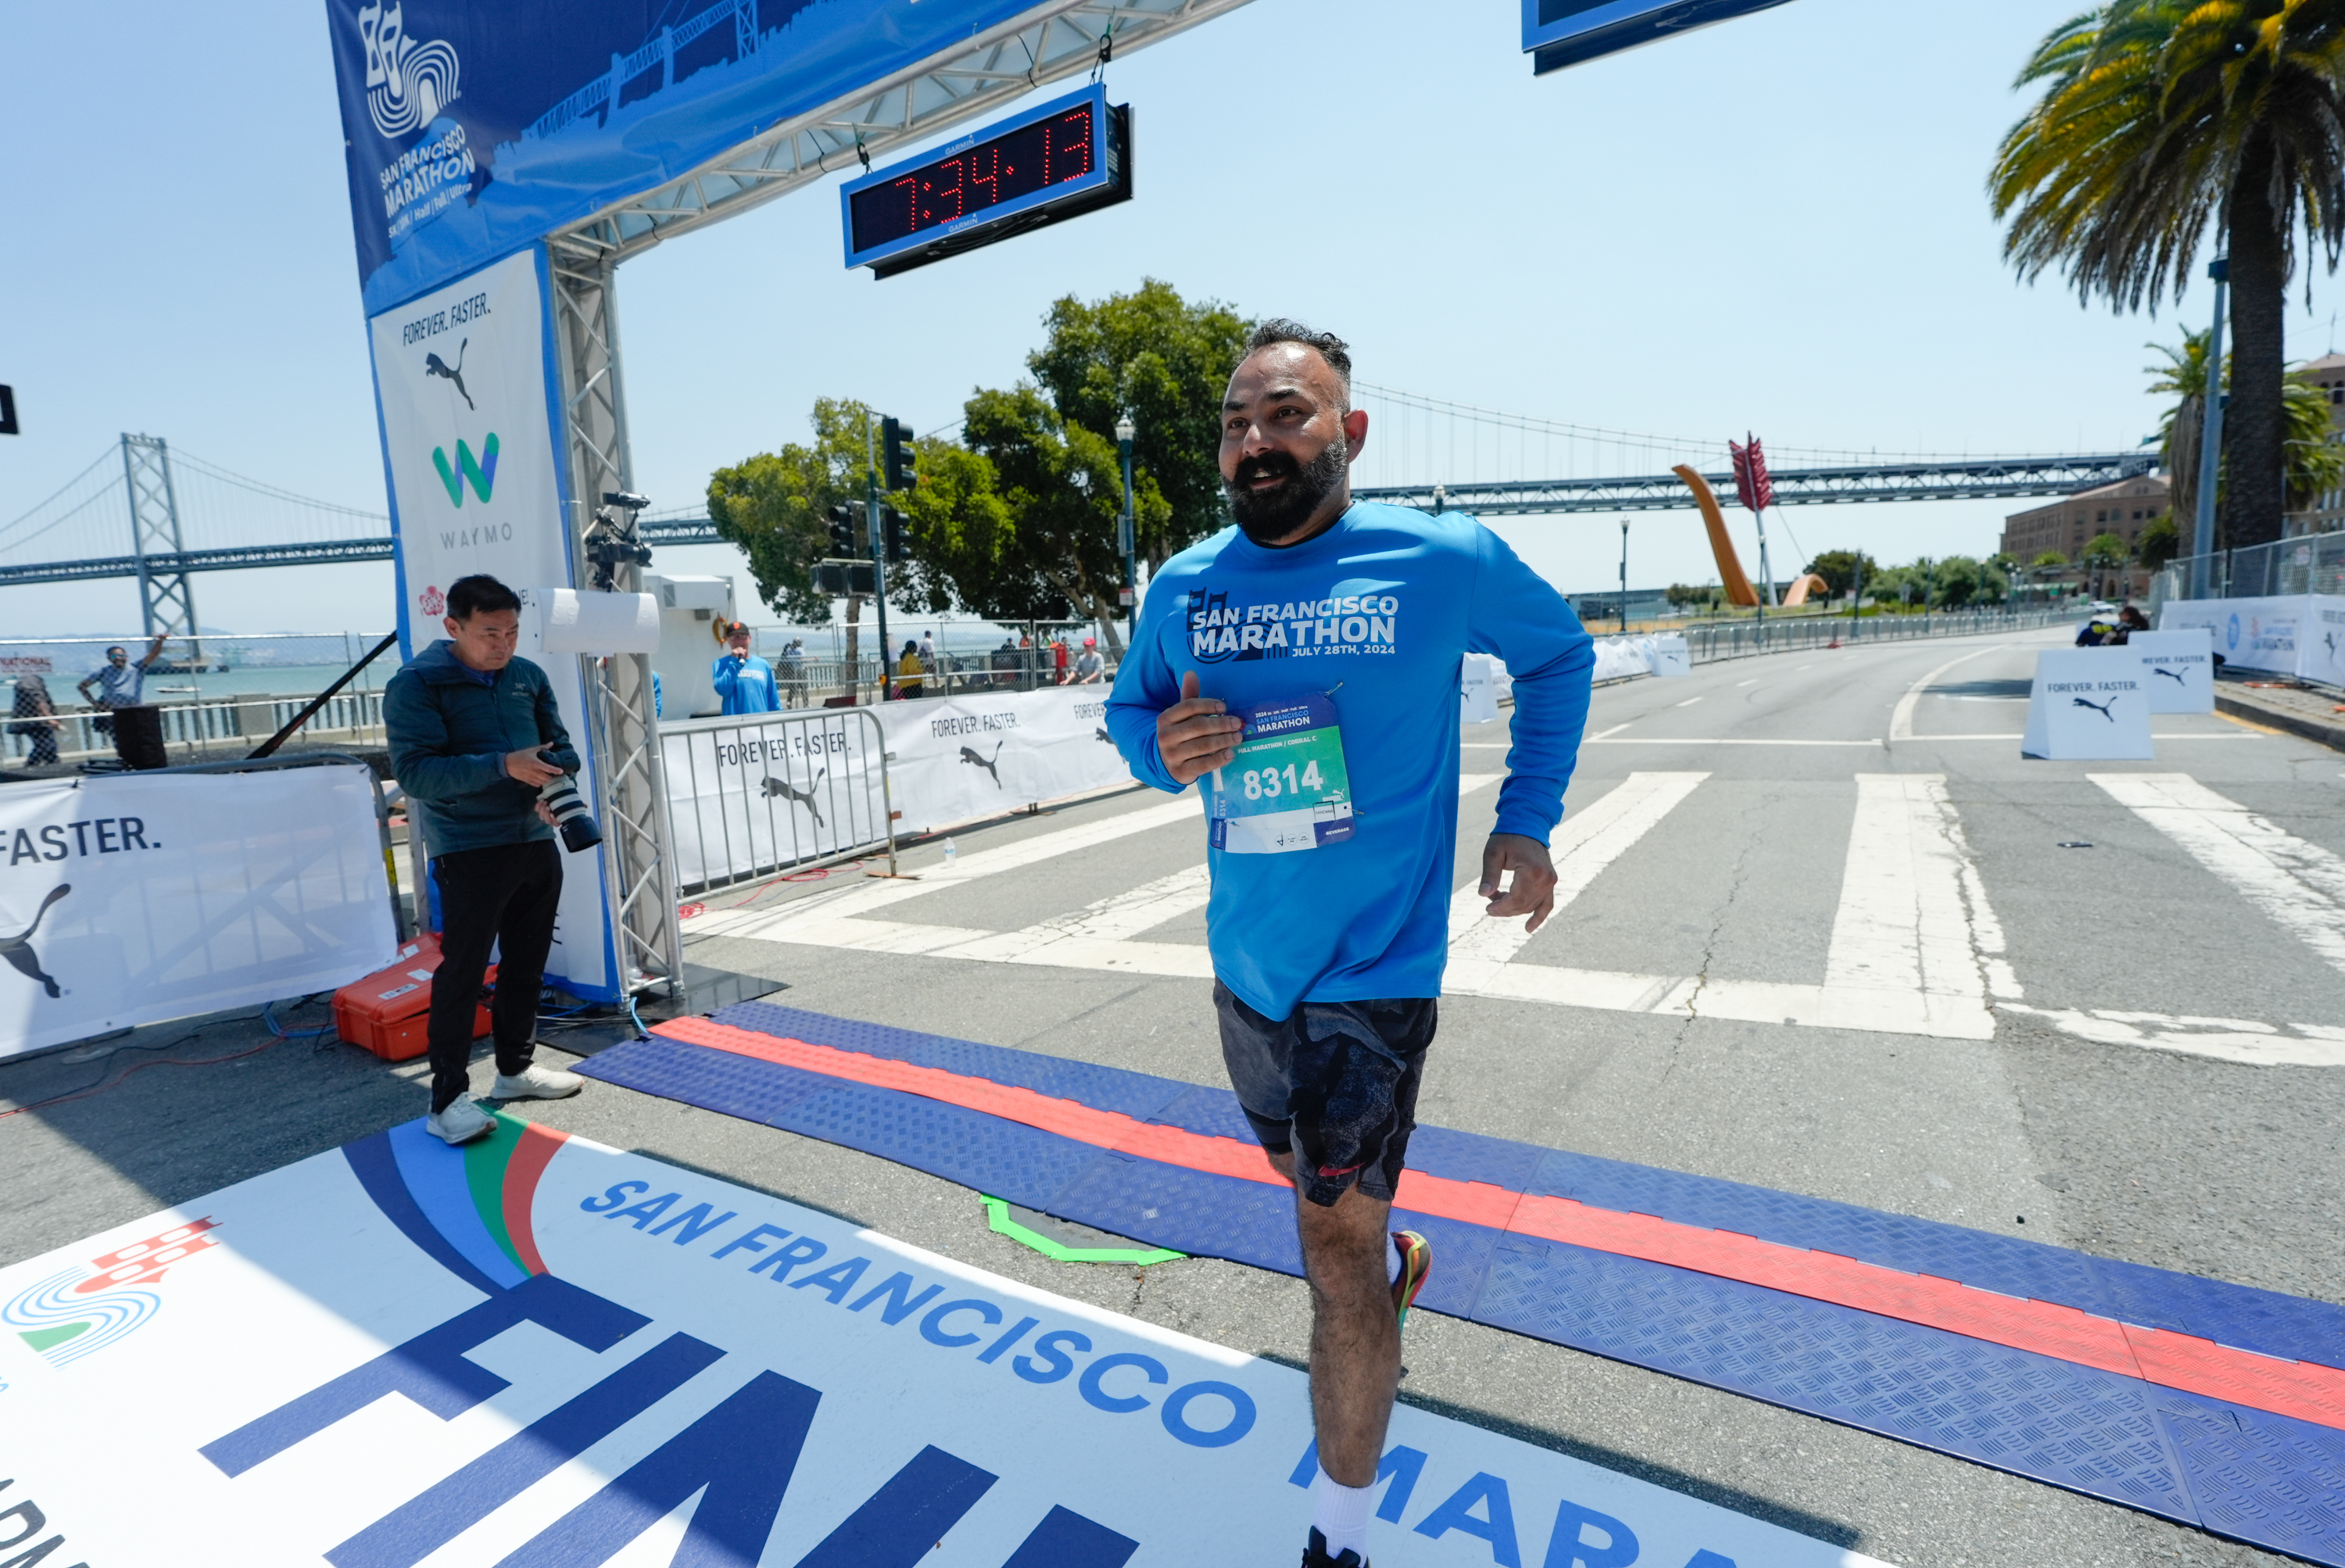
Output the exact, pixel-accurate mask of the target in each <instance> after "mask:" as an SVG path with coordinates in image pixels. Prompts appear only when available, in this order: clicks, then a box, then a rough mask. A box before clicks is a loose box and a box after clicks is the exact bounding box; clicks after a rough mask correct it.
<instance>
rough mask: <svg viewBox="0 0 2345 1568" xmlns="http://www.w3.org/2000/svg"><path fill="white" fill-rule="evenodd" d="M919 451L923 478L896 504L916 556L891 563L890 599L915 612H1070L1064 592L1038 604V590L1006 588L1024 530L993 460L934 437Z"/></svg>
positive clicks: (1008, 615)
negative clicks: (1007, 569)
mask: <svg viewBox="0 0 2345 1568" xmlns="http://www.w3.org/2000/svg"><path fill="white" fill-rule="evenodd" d="M892 504H893V505H894V506H895V507H896V508H897V510H898V511H899V512H901V513H902V514H904V533H905V543H906V545H908V546H909V549H910V552H911V557H912V558H911V559H910V560H909V561H907V562H904V563H903V564H901V565H897V566H893V567H891V568H889V570H888V596H889V597H890V598H892V599H894V600H895V602H896V603H897V604H898V605H899V606H902V607H903V608H905V609H907V610H921V609H925V610H929V611H941V610H948V609H950V608H952V607H954V606H960V607H961V608H963V609H968V610H973V611H975V612H976V613H977V614H979V615H981V616H986V617H987V618H988V619H990V620H1003V621H1022V620H1027V619H1030V618H1032V619H1056V618H1058V617H1059V616H1063V615H1064V614H1065V613H1066V606H1065V605H1064V604H1062V603H1060V602H1058V597H1057V596H1051V601H1050V602H1049V603H1048V604H1047V605H1044V606H1040V607H1038V605H1037V602H1036V599H1035V596H1034V595H1033V594H1032V593H1030V592H1029V593H1017V592H1010V593H1005V592H1004V591H1003V589H1004V586H1005V585H1004V583H1003V578H1002V570H1003V564H1004V562H1005V560H1006V559H1008V558H1009V557H1010V556H1011V555H1014V553H1015V548H1016V534H1017V530H1016V527H1015V524H1013V522H1012V520H1011V517H1010V505H1009V503H1007V502H1005V501H1004V500H1003V499H1002V498H1001V494H1000V489H999V487H998V486H997V484H995V479H994V472H993V463H992V461H991V460H990V458H988V457H986V456H985V454H984V453H977V452H971V451H969V449H968V448H967V447H965V446H962V445H961V444H959V443H958V442H950V441H944V440H940V439H938V438H936V437H933V436H930V437H923V438H922V439H921V440H920V442H919V484H915V485H914V486H913V487H912V488H911V489H910V490H909V491H905V492H902V493H900V494H898V495H897V496H896V497H895V498H894V500H893V502H892ZM1027 586H1028V587H1031V583H1030V582H1029V583H1028V584H1027Z"/></svg>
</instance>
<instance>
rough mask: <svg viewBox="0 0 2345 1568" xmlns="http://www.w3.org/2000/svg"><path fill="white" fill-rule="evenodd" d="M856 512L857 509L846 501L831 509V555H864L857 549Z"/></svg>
mask: <svg viewBox="0 0 2345 1568" xmlns="http://www.w3.org/2000/svg"><path fill="white" fill-rule="evenodd" d="M856 511H857V508H855V507H852V506H849V505H848V504H847V503H846V502H844V501H842V502H840V503H839V504H837V505H836V506H834V507H832V508H831V509H830V514H829V515H830V553H831V554H832V555H841V556H845V555H862V554H864V552H863V551H861V550H858V549H857V548H856V547H855V524H856V516H855V514H856Z"/></svg>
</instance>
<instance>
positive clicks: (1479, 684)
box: [1457, 653, 1498, 724]
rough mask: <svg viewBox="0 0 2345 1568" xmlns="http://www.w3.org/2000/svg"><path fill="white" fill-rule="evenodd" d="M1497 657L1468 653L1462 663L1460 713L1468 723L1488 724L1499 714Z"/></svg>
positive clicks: (1459, 671)
mask: <svg viewBox="0 0 2345 1568" xmlns="http://www.w3.org/2000/svg"><path fill="white" fill-rule="evenodd" d="M1497 669H1498V661H1497V659H1495V658H1492V657H1490V656H1489V655H1488V654H1477V653H1469V654H1467V656H1466V657H1465V659H1464V661H1463V662H1462V663H1461V664H1460V665H1459V667H1458V671H1457V691H1458V700H1459V710H1458V711H1459V717H1460V718H1462V720H1463V721H1464V722H1465V723H1467V724H1487V723H1489V722H1490V721H1491V720H1492V719H1494V718H1497V717H1498V680H1497Z"/></svg>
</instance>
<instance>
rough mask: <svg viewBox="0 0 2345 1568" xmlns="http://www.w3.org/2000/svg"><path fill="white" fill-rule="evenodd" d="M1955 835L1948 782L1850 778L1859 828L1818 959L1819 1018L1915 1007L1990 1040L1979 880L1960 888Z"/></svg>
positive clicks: (1963, 856)
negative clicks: (1979, 1029) (1975, 908)
mask: <svg viewBox="0 0 2345 1568" xmlns="http://www.w3.org/2000/svg"><path fill="white" fill-rule="evenodd" d="M1960 833H1961V827H1960V824H1959V823H1958V822H1957V821H1956V820H1955V818H1954V806H1953V804H1952V802H1951V801H1949V800H1948V799H1947V798H1946V780H1945V776H1944V774H1939V773H1860V774H1858V775H1857V776H1856V820H1855V821H1854V822H1853V824H1852V825H1851V827H1850V829H1849V836H1848V863H1847V868H1846V870H1845V871H1843V873H1842V878H1841V893H1840V907H1839V909H1838V911H1836V912H1835V913H1834V914H1833V917H1832V947H1831V950H1830V952H1829V953H1828V954H1827V956H1826V958H1825V960H1824V992H1825V999H1826V1006H1825V1012H1826V1013H1827V1014H1828V1015H1829V1016H1830V1017H1832V1019H1833V1020H1834V1021H1836V1022H1845V1021H1849V1020H1853V1019H1854V1018H1856V1017H1860V1016H1864V1015H1867V1014H1869V1013H1877V1012H1887V1013H1894V1014H1896V1015H1898V1016H1901V1017H1903V1016H1907V1015H1910V1014H1911V1013H1912V1012H1913V1010H1914V1009H1915V1008H1916V1007H1918V1008H1919V1009H1920V1010H1921V1012H1922V1013H1923V1014H1924V1016H1925V1017H1929V1018H1933V1019H1935V1018H1940V1017H1944V1018H1946V1019H1948V1020H1958V1019H1963V1018H1971V1019H1973V1020H1974V1021H1975V1022H1982V1023H1986V1024H1987V1027H1988V1030H1989V1032H1990V1033H1992V1030H1993V1023H1992V1020H1991V1019H1990V1018H1989V1017H1988V1015H1987V1013H1986V984H1985V976H1984V974H1983V972H1982V970H1981V966H1980V962H1979V953H1978V951H1977V949H1976V947H1975V945H1974V932H1973V922H1972V915H1971V901H1972V898H1973V896H1974V889H1975V888H1976V879H1975V878H1974V877H1973V878H1971V879H1969V881H1970V885H1968V886H1966V885H1965V877H1964V872H1965V870H1966V869H1967V867H1968V866H1969V863H1970V857H1969V856H1968V854H1967V853H1965V852H1964V845H1963V843H1962V840H1961V838H1960ZM1979 896H1980V901H1981V902H1982V904H1983V903H1984V897H1983V893H1982V894H1980V895H1979ZM1991 918H1992V916H1991V915H1990V919H1991ZM1996 932H1997V935H1998V937H1999V936H2000V928H1999V927H1997V928H1996ZM1998 945H2000V943H1999V942H1998Z"/></svg>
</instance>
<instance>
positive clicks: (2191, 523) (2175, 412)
mask: <svg viewBox="0 0 2345 1568" xmlns="http://www.w3.org/2000/svg"><path fill="white" fill-rule="evenodd" d="M2207 341H2208V333H2206V332H2203V331H2199V332H2185V333H2184V334H2183V338H2182V347H2181V348H2179V349H2175V348H2171V347H2168V346H2167V345H2166V344H2163V343H2153V344H2152V345H2150V346H2151V347H2153V348H2155V349H2157V351H2159V352H2160V353H2162V354H2164V355H2165V356H2166V359H2167V362H2166V363H2165V364H2163V365H2151V366H2149V367H2147V368H2148V371H2149V373H2150V374H2151V375H2153V376H2155V377H2156V378H2157V379H2156V380H2155V381H2153V382H2150V384H2149V390H2150V391H2151V392H2162V393H2166V394H2168V395H2170V396H2172V397H2173V398H2174V400H2175V401H2174V404H2173V406H2172V407H2170V408H2168V409H2167V412H2166V420H2165V423H2164V426H2163V431H2162V444H2161V451H2162V453H2163V454H2164V459H2165V463H2166V472H2167V477H2168V479H2169V480H2170V481H2171V488H2172V495H2173V502H2174V515H2175V517H2176V518H2177V519H2178V520H2179V521H2178V524H2177V526H2178V528H2183V527H2188V528H2189V529H2190V530H2191V531H2192V533H2193V534H2194V535H2195V532H2196V529H2197V525H2198V445H2199V440H2200V437H2201V435H2202V433H2203V432H2204V429H2205V423H2206V418H2207ZM2231 368H2232V367H2231V361H2230V358H2229V356H2226V357H2225V360H2224V366H2223V369H2224V382H2225V384H2226V385H2228V383H2229V381H2230V375H2231ZM2281 411H2282V420H2283V424H2284V427H2285V433H2286V440H2285V442H2284V443H2283V445H2284V452H2285V454H2286V455H2285V462H2286V472H2285V483H2284V490H2285V502H2286V505H2287V507H2288V510H2289V511H2290V512H2302V511H2306V510H2308V509H2309V508H2310V507H2311V506H2313V505H2314V504H2315V503H2316V502H2317V501H2318V499H2319V497H2320V495H2321V494H2322V493H2323V492H2324V491H2329V490H2333V489H2335V488H2337V486H2338V485H2339V484H2340V482H2345V448H2340V447H2339V446H2338V445H2337V444H2336V443H2335V440H2334V438H2333V436H2332V433H2331V430H2330V419H2329V394H2328V393H2327V392H2323V391H2321V389H2320V388H2319V387H2317V386H2314V385H2313V384H2312V383H2311V382H2309V381H2307V380H2305V379H2304V373H2303V372H2302V370H2301V369H2296V370H2291V371H2290V372H2289V374H2288V380H2287V382H2286V383H2285V384H2284V385H2283V387H2282V388H2281ZM2225 446H2226V448H2227V450H2226V451H2225V453H2224V455H2223V460H2222V463H2221V464H2220V465H2219V467H2218V471H2217V473H2216V475H2215V488H2216V516H2217V535H2218V540H2223V541H2228V538H2229V537H2230V531H2229V528H2228V510H2227V509H2228V505H2229V503H2230V496H2229V486H2230V472H2231V460H2230V453H2229V451H2228V446H2229V443H2228V441H2227V442H2226V443H2225Z"/></svg>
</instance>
